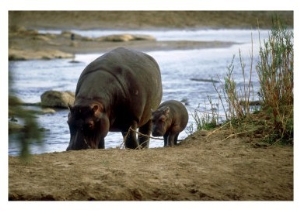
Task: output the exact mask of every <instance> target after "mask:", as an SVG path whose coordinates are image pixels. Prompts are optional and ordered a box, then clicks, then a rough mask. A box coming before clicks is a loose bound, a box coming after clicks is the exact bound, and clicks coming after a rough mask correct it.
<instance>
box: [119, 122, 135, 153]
mask: <svg viewBox="0 0 300 216" xmlns="http://www.w3.org/2000/svg"><path fill="white" fill-rule="evenodd" d="M131 129H132V130H130V129H128V130H127V131H122V135H123V138H124V143H125V148H130V149H136V148H137V147H138V146H139V145H138V142H137V139H136V130H137V123H136V122H135V121H134V122H133V123H132V124H131Z"/></svg>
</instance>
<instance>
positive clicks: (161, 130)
mask: <svg viewBox="0 0 300 216" xmlns="http://www.w3.org/2000/svg"><path fill="white" fill-rule="evenodd" d="M169 115H170V108H169V107H168V106H163V107H160V108H159V109H157V110H156V111H154V112H152V135H153V136H163V135H164V134H165V133H166V131H167V129H168V128H169V126H170V120H169V119H170V118H169Z"/></svg>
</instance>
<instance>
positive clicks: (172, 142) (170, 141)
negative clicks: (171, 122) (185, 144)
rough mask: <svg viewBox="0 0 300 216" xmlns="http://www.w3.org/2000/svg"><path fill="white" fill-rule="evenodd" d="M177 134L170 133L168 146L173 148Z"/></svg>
mask: <svg viewBox="0 0 300 216" xmlns="http://www.w3.org/2000/svg"><path fill="white" fill-rule="evenodd" d="M175 139H176V133H170V134H169V136H168V146H170V147H173V146H174V144H175Z"/></svg>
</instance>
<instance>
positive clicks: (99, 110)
mask: <svg viewBox="0 0 300 216" xmlns="http://www.w3.org/2000/svg"><path fill="white" fill-rule="evenodd" d="M92 110H93V112H94V115H95V116H97V117H99V116H100V115H101V113H102V106H100V105H98V104H95V105H93V107H92Z"/></svg>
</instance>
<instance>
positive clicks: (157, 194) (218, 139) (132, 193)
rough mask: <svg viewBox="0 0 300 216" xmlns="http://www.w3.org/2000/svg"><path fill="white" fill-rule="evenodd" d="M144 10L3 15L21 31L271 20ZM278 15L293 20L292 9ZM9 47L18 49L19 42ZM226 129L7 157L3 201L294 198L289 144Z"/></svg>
mask: <svg viewBox="0 0 300 216" xmlns="http://www.w3.org/2000/svg"><path fill="white" fill-rule="evenodd" d="M149 13H150V15H152V16H150V15H149V14H144V13H142V12H138V13H137V14H135V13H131V14H128V13H127V12H126V14H125V12H123V13H122V12H119V14H118V13H116V12H110V13H108V12H106V13H99V12H98V13H96V12H95V13H92V14H91V13H90V14H89V13H78V12H76V13H70V12H69V13H61V12H55V13H50V12H47V13H45V12H43V13H40V12H30V13H29V12H18V13H12V12H11V13H10V14H9V15H10V17H9V18H10V25H19V26H22V27H24V28H25V29H34V28H41V27H45V28H57V29H64V30H66V29H68V28H74V27H77V28H87V29H91V28H95V27H98V28H101V27H103V28H119V27H124V28H126V27H128V28H150V27H151V28H155V27H159V28H168V27H169V28H195V27H210V26H211V27H213V28H219V27H227V28H234V27H236V28H239V27H253V26H254V25H255V23H256V21H255V17H260V19H261V20H262V17H264V21H263V22H264V23H269V24H265V27H269V26H270V14H271V13H270V12H265V13H263V12H247V13H246V12H238V14H234V13H232V12H231V13H230V12H227V13H225V12H222V13H221V12H219V13H217V12H216V13H211V14H210V13H207V12H202V13H201V12H198V13H196V12H193V13H180V14H178V13H177V14H176V13H175V12H172V14H168V16H165V15H166V14H163V13H157V14H155V16H153V13H154V12H149ZM281 13H282V12H281ZM209 14H210V15H211V17H210V19H208V18H207V22H204V21H205V20H206V19H203V17H205V16H209ZM282 14H284V17H285V19H286V20H289V22H290V25H291V26H292V25H293V23H292V20H293V19H292V15H293V14H292V13H285V12H283V13H282ZM237 15H239V16H237ZM149 17H150V18H151V19H150V18H149ZM166 17H167V18H166ZM213 17H214V19H213ZM237 17H239V19H238V18H237ZM74 18H76V19H74ZM95 18H97V20H96V19H95ZM220 18H222V19H220ZM74 20H75V21H74ZM249 20H250V21H251V23H250V22H249ZM201 21H203V22H201ZM125 24H127V25H125ZM16 40H19V41H18V42H15V43H14V44H18V43H19V44H20V40H21V39H16ZM23 46H25V47H26V45H23ZM30 46H32V44H31V45H30ZM30 46H27V47H30ZM14 48H15V49H20V50H22V47H21V46H17V45H16V46H15V47H14ZM24 49H25V48H24ZM38 49H43V46H42V45H39V46H38ZM232 134H233V131H231V130H227V129H223V128H221V129H216V130H212V131H206V132H205V131H198V132H195V133H194V134H192V135H190V136H189V137H187V138H186V139H185V140H183V141H182V142H181V143H180V145H178V146H176V147H173V148H152V149H147V150H125V149H105V150H82V151H69V152H60V153H47V154H40V155H32V156H31V160H30V161H29V162H26V163H24V162H22V160H20V158H18V157H11V156H10V157H9V161H8V166H9V167H8V168H9V170H8V171H9V173H8V187H9V188H8V200H11V201H12V200H98V201H104V200H120V201H128V200H147V201H150V200H155V201H167V200H178V201H184V200H190V201H191V200H193V201H203V200H214V201H215V200H226V201H228V200H247V201H260V200H284V201H293V200H294V148H293V146H280V145H269V144H266V143H264V142H263V141H262V135H260V134H259V131H257V132H256V133H255V134H251V135H249V134H248V135H247V133H245V134H244V135H243V134H241V135H240V136H233V135H232ZM150 145H151V143H150ZM45 211H47V210H45Z"/></svg>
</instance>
